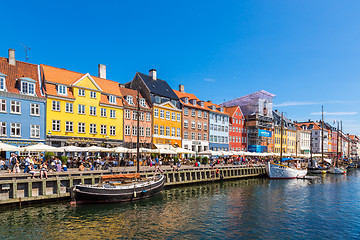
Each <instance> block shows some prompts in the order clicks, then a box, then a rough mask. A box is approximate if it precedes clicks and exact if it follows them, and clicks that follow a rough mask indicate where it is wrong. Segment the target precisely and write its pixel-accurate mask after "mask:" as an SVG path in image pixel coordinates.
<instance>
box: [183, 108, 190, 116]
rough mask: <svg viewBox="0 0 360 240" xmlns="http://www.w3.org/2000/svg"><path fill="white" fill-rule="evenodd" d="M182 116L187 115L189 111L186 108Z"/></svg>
mask: <svg viewBox="0 0 360 240" xmlns="http://www.w3.org/2000/svg"><path fill="white" fill-rule="evenodd" d="M184 115H186V116H187V115H189V109H188V108H184Z"/></svg>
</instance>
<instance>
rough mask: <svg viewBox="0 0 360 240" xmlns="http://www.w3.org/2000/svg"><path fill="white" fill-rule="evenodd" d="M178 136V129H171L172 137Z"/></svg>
mask: <svg viewBox="0 0 360 240" xmlns="http://www.w3.org/2000/svg"><path fill="white" fill-rule="evenodd" d="M175 135H176V128H175V127H171V136H172V137H175Z"/></svg>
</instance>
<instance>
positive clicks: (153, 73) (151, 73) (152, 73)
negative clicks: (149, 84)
mask: <svg viewBox="0 0 360 240" xmlns="http://www.w3.org/2000/svg"><path fill="white" fill-rule="evenodd" d="M149 76H150V77H152V79H153V80H156V69H150V70H149Z"/></svg>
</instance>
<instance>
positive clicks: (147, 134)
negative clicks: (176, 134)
mask: <svg viewBox="0 0 360 240" xmlns="http://www.w3.org/2000/svg"><path fill="white" fill-rule="evenodd" d="M146 136H147V137H150V136H151V130H150V128H149V127H147V128H146Z"/></svg>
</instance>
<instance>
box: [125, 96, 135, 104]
mask: <svg viewBox="0 0 360 240" xmlns="http://www.w3.org/2000/svg"><path fill="white" fill-rule="evenodd" d="M126 101H127V102H128V104H131V105H134V102H133V97H132V96H126Z"/></svg>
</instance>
